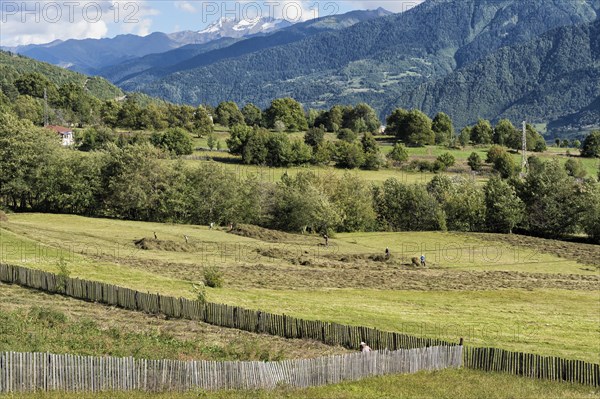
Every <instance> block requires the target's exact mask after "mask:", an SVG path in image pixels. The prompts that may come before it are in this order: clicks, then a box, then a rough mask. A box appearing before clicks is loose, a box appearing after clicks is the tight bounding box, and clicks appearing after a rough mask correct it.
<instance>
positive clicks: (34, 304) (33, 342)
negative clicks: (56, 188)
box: [0, 283, 346, 360]
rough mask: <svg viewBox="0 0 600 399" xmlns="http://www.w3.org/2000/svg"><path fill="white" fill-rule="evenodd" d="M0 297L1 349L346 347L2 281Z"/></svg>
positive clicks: (311, 353) (294, 352)
mask: <svg viewBox="0 0 600 399" xmlns="http://www.w3.org/2000/svg"><path fill="white" fill-rule="evenodd" d="M0 301H1V302H2V306H1V307H0V352H3V351H22V352H30V351H36V352H52V353H69V354H77V355H89V356H104V355H109V356H119V357H128V356H133V357H136V358H144V359H178V360H191V359H196V360H197V359H205V360H279V359H284V358H285V359H289V358H307V357H317V356H324V355H327V354H339V353H345V352H346V350H345V349H343V348H337V347H331V346H326V345H324V344H321V343H318V342H312V341H307V340H286V339H283V338H278V337H273V336H268V335H257V334H252V333H247V332H244V331H240V330H233V329H223V328H219V327H215V326H211V325H208V324H204V323H199V322H192V321H189V320H166V319H164V318H162V317H158V316H152V315H146V314H143V313H138V312H129V311H127V310H122V309H118V308H112V307H108V306H104V305H100V304H95V303H89V302H84V301H80V300H76V299H71V298H67V297H62V296H59V295H50V294H46V293H43V292H39V291H35V290H28V289H25V288H21V287H18V286H12V285H6V284H1V283H0Z"/></svg>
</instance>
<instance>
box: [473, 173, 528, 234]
mask: <svg viewBox="0 0 600 399" xmlns="http://www.w3.org/2000/svg"><path fill="white" fill-rule="evenodd" d="M483 191H484V192H485V209H486V211H485V224H486V228H487V230H488V231H491V232H495V233H512V231H513V229H514V228H515V227H516V226H517V225H518V224H519V223H521V221H522V220H523V218H524V217H525V205H524V204H523V201H521V199H520V198H519V197H518V196H517V193H516V191H515V189H514V187H513V186H511V185H510V184H508V182H507V181H505V180H502V179H500V178H499V177H496V176H494V177H492V178H491V179H490V180H488V181H487V183H486V185H485V187H484V189H483Z"/></svg>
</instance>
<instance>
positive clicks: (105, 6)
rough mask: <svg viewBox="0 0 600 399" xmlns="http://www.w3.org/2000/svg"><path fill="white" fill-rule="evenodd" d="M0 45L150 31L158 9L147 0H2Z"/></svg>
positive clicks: (0, 6) (0, 9) (143, 33)
mask: <svg viewBox="0 0 600 399" xmlns="http://www.w3.org/2000/svg"><path fill="white" fill-rule="evenodd" d="M0 3H1V4H0V22H1V27H0V45H2V46H17V45H23V44H32V43H48V42H51V41H54V40H57V39H60V40H66V39H84V38H95V39H97V38H101V37H106V36H107V34H108V33H109V32H111V31H112V32H114V33H124V32H128V33H137V34H140V35H146V34H148V33H150V27H151V25H152V18H151V17H152V16H154V15H157V14H158V12H157V11H156V10H154V9H153V8H152V7H150V5H149V2H148V1H146V0H137V1H131V0H94V1H91V0H85V1H79V2H56V1H52V0H40V1H25V2H23V1H19V2H17V1H1V2H0Z"/></svg>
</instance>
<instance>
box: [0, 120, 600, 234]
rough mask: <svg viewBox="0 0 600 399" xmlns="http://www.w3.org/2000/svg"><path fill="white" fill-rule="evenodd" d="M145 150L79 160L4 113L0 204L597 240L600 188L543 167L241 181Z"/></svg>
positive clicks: (112, 148) (137, 215) (288, 226)
mask: <svg viewBox="0 0 600 399" xmlns="http://www.w3.org/2000/svg"><path fill="white" fill-rule="evenodd" d="M166 157H167V156H166V155H165V152H164V151H162V150H161V149H160V148H156V147H154V146H152V145H150V144H149V143H141V144H131V145H124V146H122V147H118V146H116V145H114V144H112V143H110V144H109V145H107V146H106V147H105V148H104V149H103V150H101V151H91V152H89V153H82V152H78V151H69V150H67V149H64V148H61V147H60V145H59V144H58V140H57V138H56V137H55V136H54V135H53V134H51V133H48V132H47V131H46V130H45V129H40V128H36V127H34V126H33V125H32V124H31V123H30V122H28V121H23V120H19V119H18V118H16V117H14V116H12V115H10V114H3V113H0V200H1V203H2V205H3V206H6V207H8V208H12V209H15V210H33V211H43V212H58V213H74V214H82V215H90V216H106V217H116V218H122V219H133V220H147V221H160V222H166V221H171V222H185V223H196V224H207V223H210V222H216V223H230V222H233V223H251V224H257V225H261V226H266V227H272V228H277V229H284V230H290V231H300V230H302V229H304V228H307V227H310V228H311V229H313V231H368V230H395V231H407V230H445V229H448V230H457V231H495V232H510V231H511V230H513V229H515V228H518V229H523V230H526V231H529V232H530V233H532V234H539V235H545V236H550V237H559V236H563V235H568V234H573V233H578V232H581V231H583V232H586V233H587V234H589V235H590V236H591V237H593V238H594V239H595V240H596V241H598V240H600V231H599V227H600V184H599V183H598V182H597V181H596V180H595V179H587V180H585V179H576V178H574V177H572V176H569V174H567V172H566V171H565V169H564V168H563V167H562V166H561V165H560V164H559V163H558V162H557V161H539V162H536V163H535V164H533V165H532V166H531V170H530V172H529V174H528V175H527V176H526V177H525V178H524V179H518V178H510V179H502V178H500V177H493V178H491V179H490V180H489V181H488V182H487V183H486V184H485V185H484V186H483V187H480V186H479V185H477V184H475V182H473V181H471V180H469V179H462V178H454V179H451V178H449V177H447V176H443V175H438V176H436V177H435V178H434V179H433V180H432V181H431V182H430V183H429V184H428V185H416V184H415V185H410V184H404V183H401V182H399V181H398V180H395V179H389V180H387V181H385V182H384V184H383V185H372V184H370V183H368V182H366V181H364V180H361V179H360V178H358V177H357V176H356V175H353V174H351V173H349V172H347V173H345V174H343V175H338V174H331V173H323V174H319V173H315V172H298V173H297V174H296V175H295V176H287V175H286V176H284V177H283V178H282V179H281V181H277V182H268V181H261V180H259V179H258V178H256V177H255V176H243V177H240V176H239V174H236V173H235V172H234V171H232V170H229V169H227V168H225V167H223V166H220V165H218V164H215V163H201V164H199V165H195V166H189V165H186V164H184V163H182V162H180V161H166V160H165V159H164V158H166Z"/></svg>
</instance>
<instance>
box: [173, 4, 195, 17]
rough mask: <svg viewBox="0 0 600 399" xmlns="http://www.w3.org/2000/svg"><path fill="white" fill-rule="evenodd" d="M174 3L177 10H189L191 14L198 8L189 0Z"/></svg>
mask: <svg viewBox="0 0 600 399" xmlns="http://www.w3.org/2000/svg"><path fill="white" fill-rule="evenodd" d="M174 3H175V8H177V9H178V10H181V11H185V12H189V13H192V14H195V13H196V12H198V10H196V7H194V5H193V4H192V3H190V2H189V1H175V2H174Z"/></svg>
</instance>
